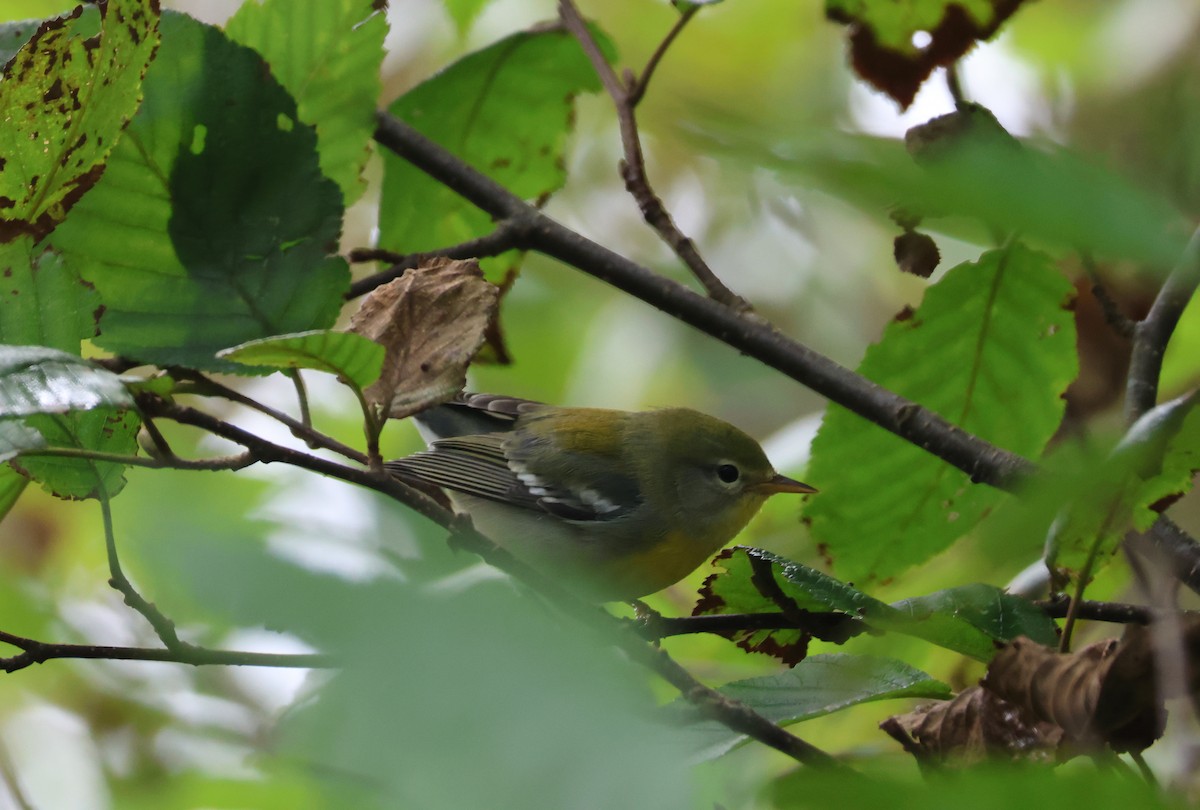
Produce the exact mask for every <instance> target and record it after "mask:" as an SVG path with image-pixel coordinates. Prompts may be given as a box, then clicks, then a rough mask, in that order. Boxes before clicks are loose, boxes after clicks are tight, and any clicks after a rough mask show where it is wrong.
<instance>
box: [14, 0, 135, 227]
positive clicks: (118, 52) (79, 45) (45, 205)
mask: <svg viewBox="0 0 1200 810" xmlns="http://www.w3.org/2000/svg"><path fill="white" fill-rule="evenodd" d="M99 9H100V10H99V19H100V23H99V33H98V34H94V32H93V31H90V30H88V29H89V28H92V27H94V25H95V20H94V19H93V17H92V13H91V12H89V14H88V15H86V19H81V17H84V16H85V15H84V7H83V6H80V7H78V8H76V9H75V11H73V12H72V13H71V14H69V15H66V16H64V17H56V18H54V19H51V20H47V21H45V22H43V23H42V24H41V25H39V26H38V29H37V31H36V32H35V33H34V34H33V37H32V38H31V39H30V40H29V41H28V42H26V43H25V44H24V45H23V46H22V47H21V48H20V49H19V50H18V51H17V52H16V54H15V55H14V56H13V57H12V59H11V60H9V61H8V63H7V64H5V66H4V76H3V81H0V117H3V119H4V126H3V127H2V128H0V155H3V159H0V242H12V241H14V240H16V239H17V238H19V237H22V236H24V237H27V238H29V239H30V240H31V241H32V242H37V241H39V240H41V239H42V238H43V237H45V236H46V234H48V233H50V232H51V231H52V230H53V229H54V227H55V226H56V225H58V224H59V223H60V222H62V220H63V218H64V217H66V215H67V212H68V211H70V210H71V208H72V206H74V205H75V204H76V203H78V202H79V200H80V199H81V197H82V196H83V195H84V194H85V193H86V192H87V191H88V190H89V189H91V188H92V187H93V186H94V185H95V183H96V181H97V180H98V179H99V177H100V175H101V174H102V173H103V171H104V164H105V160H106V158H108V156H109V153H110V152H111V151H112V149H113V145H114V144H115V143H116V142H117V139H118V137H119V136H120V133H121V130H122V129H124V128H125V125H126V124H127V123H128V122H129V119H130V117H132V116H133V114H134V112H136V111H137V108H138V102H139V101H140V100H141V97H140V95H139V91H140V89H141V84H142V76H143V75H144V74H145V72H146V67H147V65H148V64H149V63H150V60H151V59H152V58H153V56H154V51H155V48H156V47H157V46H158V3H157V2H156V0H110V2H108V3H106V4H104V5H102V6H100V7H99ZM16 33H17V35H20V33H21V32H20V31H17V32H16ZM93 34H94V35H93ZM10 35H11V32H10Z"/></svg>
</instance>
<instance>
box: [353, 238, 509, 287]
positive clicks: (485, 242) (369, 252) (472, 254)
mask: <svg viewBox="0 0 1200 810" xmlns="http://www.w3.org/2000/svg"><path fill="white" fill-rule="evenodd" d="M515 236H516V234H515V231H514V229H513V226H512V225H511V224H510V223H508V222H506V221H504V220H501V221H499V222H497V223H496V228H495V230H493V231H492V232H491V233H489V234H486V235H484V236H480V237H479V238H477V239H468V240H467V241H466V242H460V243H459V244H457V245H450V246H449V247H445V248H441V249H439V250H429V251H425V252H423V253H393V252H391V251H387V250H376V249H372V248H356V249H355V250H352V251H350V261H355V262H364V261H371V260H379V261H386V262H390V263H391V265H392V266H391V267H389V268H388V269H387V270H383V271H381V272H379V273H375V274H373V275H370V276H367V277H366V278H360V279H359V280H358V281H355V282H353V283H352V284H351V285H350V290H349V292H347V293H346V300H347V301H352V300H354V299H355V298H358V297H359V296H362V295H366V294H367V293H369V292H370V291H371V290H373V289H375V288H376V287H381V286H383V285H384V284H387V283H388V282H389V281H395V280H396V279H398V278H400V277H401V276H403V275H404V274H405V273H406V272H408V271H409V270H411V269H413V268H414V267H419V266H420V265H422V264H425V263H426V262H429V261H431V260H433V259H483V258H487V257H488V256H499V255H500V254H501V253H507V252H508V251H510V250H512V249H514V248H515V247H516V246H517V245H516V239H515Z"/></svg>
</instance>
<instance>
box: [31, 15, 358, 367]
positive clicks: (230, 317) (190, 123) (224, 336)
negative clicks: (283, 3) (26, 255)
mask: <svg viewBox="0 0 1200 810" xmlns="http://www.w3.org/2000/svg"><path fill="white" fill-rule="evenodd" d="M161 27H162V35H163V46H162V49H161V51H160V53H159V57H158V59H157V60H156V61H155V63H154V65H153V66H152V67H151V69H150V71H149V73H148V74H147V76H146V81H145V85H144V88H143V90H144V93H145V101H144V102H143V104H142V108H141V110H140V111H139V113H138V115H137V117H136V118H135V119H134V121H133V123H132V124H131V125H130V126H129V129H128V131H127V132H126V134H125V136H124V137H123V138H122V139H121V142H120V144H119V145H118V147H117V149H116V150H114V152H113V155H112V157H111V159H110V161H109V167H108V171H107V172H106V173H105V175H104V178H103V180H101V182H100V183H99V184H98V185H97V186H96V188H95V189H94V190H93V192H92V193H91V194H89V195H88V196H87V197H85V198H84V199H83V200H82V201H81V203H80V204H79V205H78V206H76V208H75V210H74V211H73V212H72V214H71V217H70V218H69V219H68V220H67V222H66V223H64V224H63V225H62V226H61V227H60V228H59V229H58V230H57V231H56V232H55V234H54V236H53V242H54V245H55V246H56V247H58V248H59V249H60V250H61V251H62V253H63V255H64V256H65V257H66V259H67V261H68V262H69V263H70V264H72V265H73V266H74V267H77V268H78V269H79V272H80V275H81V276H82V277H83V278H85V279H86V280H88V281H90V282H92V283H93V284H95V286H96V289H97V290H98V291H99V293H100V295H101V298H102V299H103V302H104V305H105V308H106V309H105V312H104V316H103V318H102V320H101V334H100V336H99V337H98V338H97V339H96V343H98V344H99V345H101V346H103V347H104V348H106V349H109V350H111V351H114V352H117V353H120V354H122V355H126V356H130V357H134V358H137V359H139V360H144V361H150V362H155V363H158V364H160V365H173V364H182V365H187V366H191V367H193V368H205V369H215V370H228V371H242V372H243V373H244V371H245V367H243V366H239V365H237V364H235V363H228V362H223V361H220V360H218V359H216V357H215V354H216V352H217V351H219V350H220V349H223V348H225V347H227V346H233V345H236V344H238V343H242V342H245V341H247V340H252V339H255V338H261V337H269V336H272V335H280V334H287V333H291V332H300V331H305V330H308V329H320V328H326V327H329V326H331V325H332V324H333V321H334V319H335V318H336V316H337V314H338V311H339V309H340V305H341V298H342V295H343V293H344V292H345V290H346V287H347V284H348V281H349V272H348V269H347V267H346V264H345V262H344V261H342V260H341V259H340V258H337V257H334V256H329V255H327V254H328V253H329V252H330V251H332V250H335V249H336V243H337V238H338V233H339V230H340V228H341V215H342V206H341V194H340V193H339V192H338V189H337V187H336V186H335V185H334V184H333V183H332V182H331V181H329V180H327V179H325V177H324V176H322V175H321V172H320V168H319V166H318V163H317V153H316V136H315V134H314V132H313V130H312V128H311V127H309V126H307V125H305V124H302V123H300V122H299V121H298V120H297V118H296V108H295V103H294V102H293V101H292V99H291V98H290V97H289V96H288V95H287V92H286V91H285V90H284V89H283V88H282V87H280V86H279V84H278V83H277V82H275V81H274V79H272V78H271V77H270V75H269V74H268V73H267V71H266V69H265V67H264V65H263V62H262V60H261V58H260V57H259V56H258V55H257V54H256V53H255V52H254V51H252V50H250V49H248V48H245V47H242V46H240V45H235V44H233V43H231V42H230V41H229V40H227V39H226V38H225V37H224V35H223V34H221V32H220V31H218V30H217V29H215V28H212V27H211V26H206V25H203V24H201V23H199V22H197V21H195V20H193V19H191V18H190V17H185V16H183V15H179V14H166V15H164V16H163V20H162V26H161Z"/></svg>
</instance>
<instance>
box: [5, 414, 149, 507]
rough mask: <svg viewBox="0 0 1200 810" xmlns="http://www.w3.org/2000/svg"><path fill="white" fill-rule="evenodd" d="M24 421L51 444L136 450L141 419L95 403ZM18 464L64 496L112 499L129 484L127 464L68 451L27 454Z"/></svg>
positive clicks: (49, 489)
mask: <svg viewBox="0 0 1200 810" xmlns="http://www.w3.org/2000/svg"><path fill="white" fill-rule="evenodd" d="M25 423H26V424H27V425H28V426H29V427H31V428H34V429H36V430H37V431H38V432H39V433H41V434H42V437H43V438H44V439H45V440H46V443H47V444H48V445H50V446H51V447H70V448H76V449H79V450H92V451H99V452H105V453H119V454H121V455H133V454H135V453H136V452H137V431H138V426H139V425H140V424H141V421H140V419H139V418H138V415H137V414H136V413H135V412H133V411H115V410H112V409H111V408H96V409H93V410H90V411H83V412H72V413H65V414H39V415H37V416H31V417H29V418H28V419H26V420H25ZM12 464H13V466H15V467H17V469H19V470H21V471H23V472H24V473H25V474H27V475H29V476H30V477H31V478H33V479H34V480H35V481H38V482H39V483H40V484H41V485H42V487H43V488H44V489H45V490H46V491H47V492H50V493H52V494H53V495H55V496H57V497H59V498H69V499H72V500H74V499H78V498H101V497H108V498H111V497H113V496H115V495H116V494H117V493H119V492H120V491H121V490H122V489H123V488H124V486H125V465H124V464H118V463H116V462H112V461H95V460H93V459H89V458H67V457H63V456H23V457H21V458H20V459H18V460H16V461H13V462H12Z"/></svg>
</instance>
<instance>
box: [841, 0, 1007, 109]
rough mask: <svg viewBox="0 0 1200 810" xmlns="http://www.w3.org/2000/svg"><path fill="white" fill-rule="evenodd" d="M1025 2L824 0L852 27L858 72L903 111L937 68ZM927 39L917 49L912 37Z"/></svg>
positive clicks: (853, 58)
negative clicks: (888, 96)
mask: <svg viewBox="0 0 1200 810" xmlns="http://www.w3.org/2000/svg"><path fill="white" fill-rule="evenodd" d="M1020 5H1021V0H899V2H896V0H893V1H892V2H887V3H871V2H864V0H825V14H826V16H828V17H829V18H830V19H831V20H836V21H837V22H840V23H843V24H845V25H848V26H850V49H851V62H852V63H853V65H854V69H855V71H857V72H858V74H859V75H860V76H861V77H862V78H863V79H865V80H866V81H868V82H870V83H871V84H872V85H874V86H875V87H876V88H878V89H880V90H882V91H883V92H885V93H887V94H888V95H890V96H891V97H892V98H893V99H895V100H896V102H897V103H899V104H900V106H901V108H905V107H907V106H908V105H909V104H911V103H912V100H913V98H914V97H915V96H916V94H917V89H918V88H919V87H920V86H921V83H922V82H923V81H925V79H926V78H928V77H929V74H930V73H932V72H933V70H934V68H937V67H942V66H945V65H949V64H952V63H953V62H954V61H955V60H957V59H958V58H959V57H961V56H962V55H964V54H965V53H966V52H967V51H969V50H970V49H971V47H972V46H974V45H975V43H976V42H977V41H978V40H986V39H988V38H989V37H991V36H992V34H994V33H995V32H996V29H997V28H999V27H1000V25H1001V23H1003V22H1004V21H1005V20H1006V19H1008V17H1009V16H1010V15H1011V14H1012V13H1013V12H1014V11H1016V10H1017V8H1018V7H1019V6H1020ZM921 33H923V34H925V35H926V36H927V37H928V40H929V41H928V42H927V43H925V44H924V45H921V46H918V45H917V44H916V43H915V42H914V36H915V35H917V34H921Z"/></svg>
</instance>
